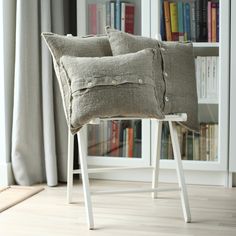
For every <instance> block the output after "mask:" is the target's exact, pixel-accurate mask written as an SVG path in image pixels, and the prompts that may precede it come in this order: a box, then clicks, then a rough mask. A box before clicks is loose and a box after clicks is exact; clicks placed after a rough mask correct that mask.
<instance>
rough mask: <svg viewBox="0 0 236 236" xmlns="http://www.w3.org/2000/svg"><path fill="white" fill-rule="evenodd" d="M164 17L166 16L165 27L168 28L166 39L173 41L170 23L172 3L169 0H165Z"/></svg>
mask: <svg viewBox="0 0 236 236" xmlns="http://www.w3.org/2000/svg"><path fill="white" fill-rule="evenodd" d="M163 4H164V17H165V29H166V40H167V41H171V40H172V37H171V24H170V5H169V2H168V1H164V3H163Z"/></svg>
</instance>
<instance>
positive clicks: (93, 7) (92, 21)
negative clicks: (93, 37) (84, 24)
mask: <svg viewBox="0 0 236 236" xmlns="http://www.w3.org/2000/svg"><path fill="white" fill-rule="evenodd" d="M88 16H89V26H88V31H89V34H97V4H96V3H91V4H89V5H88Z"/></svg>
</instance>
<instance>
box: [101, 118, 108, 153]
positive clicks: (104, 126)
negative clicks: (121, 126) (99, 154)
mask: <svg viewBox="0 0 236 236" xmlns="http://www.w3.org/2000/svg"><path fill="white" fill-rule="evenodd" d="M107 129H108V123H107V121H104V122H103V130H102V132H103V155H104V156H107V153H108V150H107V143H108V137H107Z"/></svg>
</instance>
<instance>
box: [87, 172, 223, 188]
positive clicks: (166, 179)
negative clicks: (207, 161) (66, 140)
mask: <svg viewBox="0 0 236 236" xmlns="http://www.w3.org/2000/svg"><path fill="white" fill-rule="evenodd" d="M184 174H185V179H186V183H187V184H200V185H218V186H227V185H226V180H227V173H224V172H219V171H195V170H185V171H184ZM91 178H94V179H109V180H128V181H145V182H150V181H151V179H152V172H151V171H150V170H138V171H137V170H130V171H122V172H119V173H118V172H114V173H99V174H91ZM159 180H160V182H163V183H177V175H176V171H175V170H172V169H161V170H160V177H159Z"/></svg>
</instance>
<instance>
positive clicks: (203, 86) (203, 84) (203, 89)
mask: <svg viewBox="0 0 236 236" xmlns="http://www.w3.org/2000/svg"><path fill="white" fill-rule="evenodd" d="M206 69H207V68H206V57H201V82H200V86H201V98H203V99H204V98H206V97H207V96H206V91H207V83H206V75H207V72H206Z"/></svg>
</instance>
